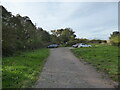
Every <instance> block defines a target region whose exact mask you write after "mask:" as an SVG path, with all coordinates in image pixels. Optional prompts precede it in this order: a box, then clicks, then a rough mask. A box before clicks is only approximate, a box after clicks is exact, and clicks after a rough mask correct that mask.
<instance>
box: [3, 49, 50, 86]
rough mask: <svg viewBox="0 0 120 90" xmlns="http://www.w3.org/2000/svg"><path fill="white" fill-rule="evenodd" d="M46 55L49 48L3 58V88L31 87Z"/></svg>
mask: <svg viewBox="0 0 120 90" xmlns="http://www.w3.org/2000/svg"><path fill="white" fill-rule="evenodd" d="M48 55H49V49H39V50H34V51H31V52H24V53H21V54H20V55H17V56H11V57H5V58H3V62H2V64H3V66H2V69H3V72H2V73H3V76H2V84H3V88H28V87H31V86H32V85H33V84H34V83H35V81H36V80H37V79H38V76H39V73H40V71H41V70H42V68H43V66H44V63H45V61H46V60H45V59H46V58H47V57H48Z"/></svg>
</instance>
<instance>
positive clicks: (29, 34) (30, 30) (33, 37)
mask: <svg viewBox="0 0 120 90" xmlns="http://www.w3.org/2000/svg"><path fill="white" fill-rule="evenodd" d="M0 8H1V9H2V17H1V18H2V40H1V41H2V58H3V59H2V72H3V73H2V81H3V84H2V85H3V88H19V87H20V88H21V87H29V86H31V85H32V83H33V82H35V81H36V79H37V75H38V73H39V71H40V70H42V67H43V65H44V63H45V58H46V57H48V55H49V50H48V49H45V48H46V47H47V46H48V45H50V44H59V45H60V46H62V47H67V46H72V45H73V44H76V43H93V44H98V45H95V47H92V48H79V49H74V50H72V51H73V52H74V53H75V55H77V56H78V57H82V58H84V59H85V61H88V62H90V63H93V65H95V66H97V68H98V69H101V70H104V71H106V72H107V73H108V74H109V75H110V77H112V78H114V79H115V80H116V79H117V76H118V71H117V68H118V65H117V63H118V47H117V46H120V40H119V39H118V38H119V36H120V33H119V32H118V31H116V32H113V33H112V34H111V36H110V38H109V41H110V44H111V45H114V46H108V45H101V43H103V44H106V43H107V41H106V40H95V39H93V40H89V39H86V38H76V35H75V32H74V31H73V29H72V28H69V27H67V28H64V29H63V28H61V29H56V30H51V34H50V33H49V32H47V31H46V30H44V29H43V28H42V27H37V26H36V24H34V23H33V22H32V21H31V20H30V18H29V17H28V16H21V15H20V14H17V15H12V13H11V12H9V11H7V10H6V9H5V8H4V7H3V6H0ZM116 36H117V37H116Z"/></svg>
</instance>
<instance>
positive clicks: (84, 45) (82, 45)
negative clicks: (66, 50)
mask: <svg viewBox="0 0 120 90" xmlns="http://www.w3.org/2000/svg"><path fill="white" fill-rule="evenodd" d="M80 47H92V45H88V44H84V43H80V44H79V45H78V48H80Z"/></svg>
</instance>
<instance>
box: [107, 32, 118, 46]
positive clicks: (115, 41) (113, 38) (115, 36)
mask: <svg viewBox="0 0 120 90" xmlns="http://www.w3.org/2000/svg"><path fill="white" fill-rule="evenodd" d="M109 39H110V43H111V44H112V45H117V46H120V32H119V31H114V32H113V33H112V34H111V35H110V37H109Z"/></svg>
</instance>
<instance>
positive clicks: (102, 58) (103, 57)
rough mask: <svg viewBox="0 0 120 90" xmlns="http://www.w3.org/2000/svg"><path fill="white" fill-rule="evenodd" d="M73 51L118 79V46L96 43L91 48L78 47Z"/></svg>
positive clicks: (114, 78)
mask: <svg viewBox="0 0 120 90" xmlns="http://www.w3.org/2000/svg"><path fill="white" fill-rule="evenodd" d="M72 51H73V53H74V54H75V55H76V56H77V57H79V58H83V60H85V61H87V62H89V63H91V64H93V65H94V66H95V67H96V68H97V69H98V70H102V71H105V72H107V73H108V75H109V76H110V77H111V78H112V79H113V80H116V81H118V75H119V74H120V72H118V58H119V57H120V56H119V54H118V47H116V46H109V45H100V44H97V45H94V47H91V48H77V49H73V50H72Z"/></svg>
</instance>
